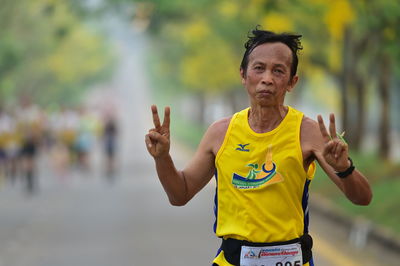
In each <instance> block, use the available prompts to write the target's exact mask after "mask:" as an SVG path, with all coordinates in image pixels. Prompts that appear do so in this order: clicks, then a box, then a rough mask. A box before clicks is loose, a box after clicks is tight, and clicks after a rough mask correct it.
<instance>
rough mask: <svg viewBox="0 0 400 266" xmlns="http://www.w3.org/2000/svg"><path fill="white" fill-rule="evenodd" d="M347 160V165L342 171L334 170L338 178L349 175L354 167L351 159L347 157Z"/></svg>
mask: <svg viewBox="0 0 400 266" xmlns="http://www.w3.org/2000/svg"><path fill="white" fill-rule="evenodd" d="M348 160H349V167H347V169H345V170H343V171H336V173H335V174H336V175H337V176H338V177H340V178H346V177H347V176H349V175H351V174H352V173H353V171H354V169H355V166H354V164H353V160H351V158H350V157H348Z"/></svg>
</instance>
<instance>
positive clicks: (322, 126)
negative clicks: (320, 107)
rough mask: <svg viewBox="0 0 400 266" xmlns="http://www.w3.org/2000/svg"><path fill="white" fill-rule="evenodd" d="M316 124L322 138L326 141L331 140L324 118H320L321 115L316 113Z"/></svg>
mask: <svg viewBox="0 0 400 266" xmlns="http://www.w3.org/2000/svg"><path fill="white" fill-rule="evenodd" d="M317 118H318V125H319V130H320V131H321V135H322V137H323V138H324V141H325V142H328V141H330V140H331V137H330V135H329V134H328V131H327V130H326V127H325V124H324V120H323V119H322V116H321V115H318V117H317Z"/></svg>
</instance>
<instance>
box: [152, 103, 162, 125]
mask: <svg viewBox="0 0 400 266" xmlns="http://www.w3.org/2000/svg"><path fill="white" fill-rule="evenodd" d="M151 112H152V113H153V123H154V127H155V128H156V129H158V128H160V127H161V123H160V117H159V116H158V111H157V106H156V105H154V104H153V105H152V106H151Z"/></svg>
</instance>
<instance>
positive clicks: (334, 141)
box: [318, 114, 350, 172]
mask: <svg viewBox="0 0 400 266" xmlns="http://www.w3.org/2000/svg"><path fill="white" fill-rule="evenodd" d="M329 122H330V123H329V133H328V131H327V130H326V128H325V124H324V120H323V119H322V116H321V115H318V124H319V129H320V131H321V134H322V138H323V140H324V143H325V146H324V148H323V151H322V155H323V157H324V159H325V161H326V162H327V163H328V164H329V165H330V166H331V167H332V168H333V169H334V170H335V171H337V172H343V171H345V170H346V169H347V168H348V167H349V166H350V162H349V160H348V157H349V155H348V154H349V153H348V149H349V147H348V145H347V143H346V142H345V141H344V140H343V138H342V136H337V134H336V125H335V115H334V114H331V115H330V116H329Z"/></svg>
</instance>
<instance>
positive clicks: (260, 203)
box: [214, 107, 315, 243]
mask: <svg viewBox="0 0 400 266" xmlns="http://www.w3.org/2000/svg"><path fill="white" fill-rule="evenodd" d="M249 110H250V108H247V109H245V110H242V111H240V112H238V113H236V114H234V115H233V117H232V119H231V121H230V124H229V127H228V130H227V133H226V135H225V139H224V142H223V144H222V146H221V148H220V150H219V151H218V153H217V156H216V159H215V165H216V174H215V177H216V181H217V189H216V195H215V215H216V222H215V225H214V231H215V233H216V235H217V236H219V237H223V238H235V239H239V240H247V241H250V242H263V243H264V242H276V241H287V240H291V239H294V238H297V237H300V236H301V235H303V233H304V232H308V228H307V227H308V207H307V201H308V186H309V184H310V181H311V179H312V178H313V176H314V172H315V163H312V164H311V166H310V167H309V170H308V172H306V171H305V170H304V167H303V156H302V151H301V146H300V125H301V121H302V118H303V113H301V112H299V111H297V110H295V109H293V108H291V107H288V113H287V115H286V116H285V118H284V119H283V120H282V122H281V123H280V124H279V126H278V127H276V128H275V129H273V130H272V131H270V132H266V133H256V132H254V131H253V130H252V129H251V128H250V126H249V123H248V113H249Z"/></svg>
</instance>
